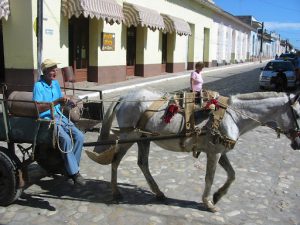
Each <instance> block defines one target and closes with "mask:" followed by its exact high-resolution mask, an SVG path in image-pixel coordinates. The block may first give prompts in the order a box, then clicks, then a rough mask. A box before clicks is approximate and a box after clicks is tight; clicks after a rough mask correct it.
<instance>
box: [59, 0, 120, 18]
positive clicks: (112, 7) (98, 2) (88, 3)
mask: <svg viewBox="0 0 300 225" xmlns="http://www.w3.org/2000/svg"><path fill="white" fill-rule="evenodd" d="M61 10H62V13H63V15H64V16H66V17H68V18H71V17H72V16H73V15H74V16H76V17H79V16H80V15H81V14H82V15H83V16H84V17H88V16H89V17H91V18H94V17H96V18H97V19H100V18H101V19H103V20H105V21H107V22H109V23H111V24H112V23H114V22H116V23H118V24H119V23H121V22H122V21H123V20H124V15H123V11H122V6H121V5H119V4H118V3H117V2H116V1H115V0H62V1H61Z"/></svg>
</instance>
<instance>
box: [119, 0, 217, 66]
mask: <svg viewBox="0 0 300 225" xmlns="http://www.w3.org/2000/svg"><path fill="white" fill-rule="evenodd" d="M124 2H129V3H133V4H136V5H140V6H143V7H146V8H149V9H153V10H155V11H157V12H158V13H164V14H168V15H172V16H175V17H178V18H181V19H183V20H185V21H187V22H188V23H190V24H191V25H192V26H191V28H192V33H193V34H192V35H193V36H194V38H193V39H190V41H189V51H188V56H187V55H186V53H185V52H184V53H183V49H185V48H186V43H187V40H186V38H187V37H186V36H179V35H178V34H176V35H175V36H172V35H173V34H171V36H172V37H169V41H170V42H169V41H168V46H170V45H172V46H173V47H174V48H175V51H174V52H173V53H168V62H173V63H180V62H181V63H182V62H185V61H186V60H187V59H186V58H188V61H191V62H197V61H203V40H204V27H206V28H209V29H210V38H211V37H214V36H216V34H215V32H216V30H215V29H213V19H212V16H213V15H212V12H211V11H210V10H208V9H207V8H205V7H203V6H201V5H199V3H196V2H195V1H190V0H189V1H181V0H172V1H165V0H152V1H149V0H126V1H124ZM156 32H157V31H156ZM148 33H149V32H148ZM169 36H170V35H169ZM158 37H159V36H158ZM150 41H151V42H152V41H153V42H154V41H156V39H150ZM148 42H149V41H148ZM153 50H154V52H153V54H150V55H149V57H145V62H144V63H146V64H149V63H151V62H158V61H159V60H158V59H161V49H159V50H158V52H156V48H154V49H153ZM207 51H209V53H208V55H209V56H210V57H209V60H210V61H211V57H212V56H213V52H214V51H215V48H209V49H208V50H207ZM170 57H171V58H170ZM159 62H160V61H159Z"/></svg>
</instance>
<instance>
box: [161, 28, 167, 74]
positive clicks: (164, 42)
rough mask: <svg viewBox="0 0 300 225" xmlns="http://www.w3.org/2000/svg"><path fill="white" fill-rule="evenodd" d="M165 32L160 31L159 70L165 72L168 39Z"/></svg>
mask: <svg viewBox="0 0 300 225" xmlns="http://www.w3.org/2000/svg"><path fill="white" fill-rule="evenodd" d="M167 37H168V36H167V34H166V33H162V46H161V49H162V58H161V72H162V73H165V72H166V65H167V53H168V40H167Z"/></svg>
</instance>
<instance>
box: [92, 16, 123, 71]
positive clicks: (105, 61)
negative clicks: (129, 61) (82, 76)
mask: <svg viewBox="0 0 300 225" xmlns="http://www.w3.org/2000/svg"><path fill="white" fill-rule="evenodd" d="M98 25H99V26H98V28H97V29H96V31H94V30H92V29H91V28H90V38H93V39H94V43H93V46H94V47H91V46H90V52H93V54H94V53H95V47H97V54H98V59H97V61H94V62H93V63H96V64H92V66H115V65H126V48H125V46H126V27H125V26H124V25H123V24H117V23H114V24H113V25H110V24H108V23H106V22H105V21H103V20H98ZM102 31H103V32H106V33H114V34H115V50H114V51H102V50H101V32H102ZM91 36H93V37H91ZM95 41H96V43H95ZM90 57H94V55H90Z"/></svg>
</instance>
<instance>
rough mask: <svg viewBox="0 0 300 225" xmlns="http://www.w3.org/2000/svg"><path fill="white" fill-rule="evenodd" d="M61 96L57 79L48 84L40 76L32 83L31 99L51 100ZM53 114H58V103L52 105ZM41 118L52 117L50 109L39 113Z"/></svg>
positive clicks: (39, 100) (59, 112)
mask: <svg viewBox="0 0 300 225" xmlns="http://www.w3.org/2000/svg"><path fill="white" fill-rule="evenodd" d="M61 97H62V93H61V89H60V85H59V83H58V81H57V80H52V84H51V85H48V84H47V83H46V81H45V80H44V79H43V78H40V80H39V81H37V82H36V83H35V84H34V88H33V97H32V100H33V101H36V102H53V101H55V100H56V99H58V98H61ZM54 108H55V110H54V115H57V114H60V115H62V113H61V111H60V104H57V105H56V106H54ZM40 118H42V119H52V118H51V112H50V110H47V111H45V112H42V113H40Z"/></svg>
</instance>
